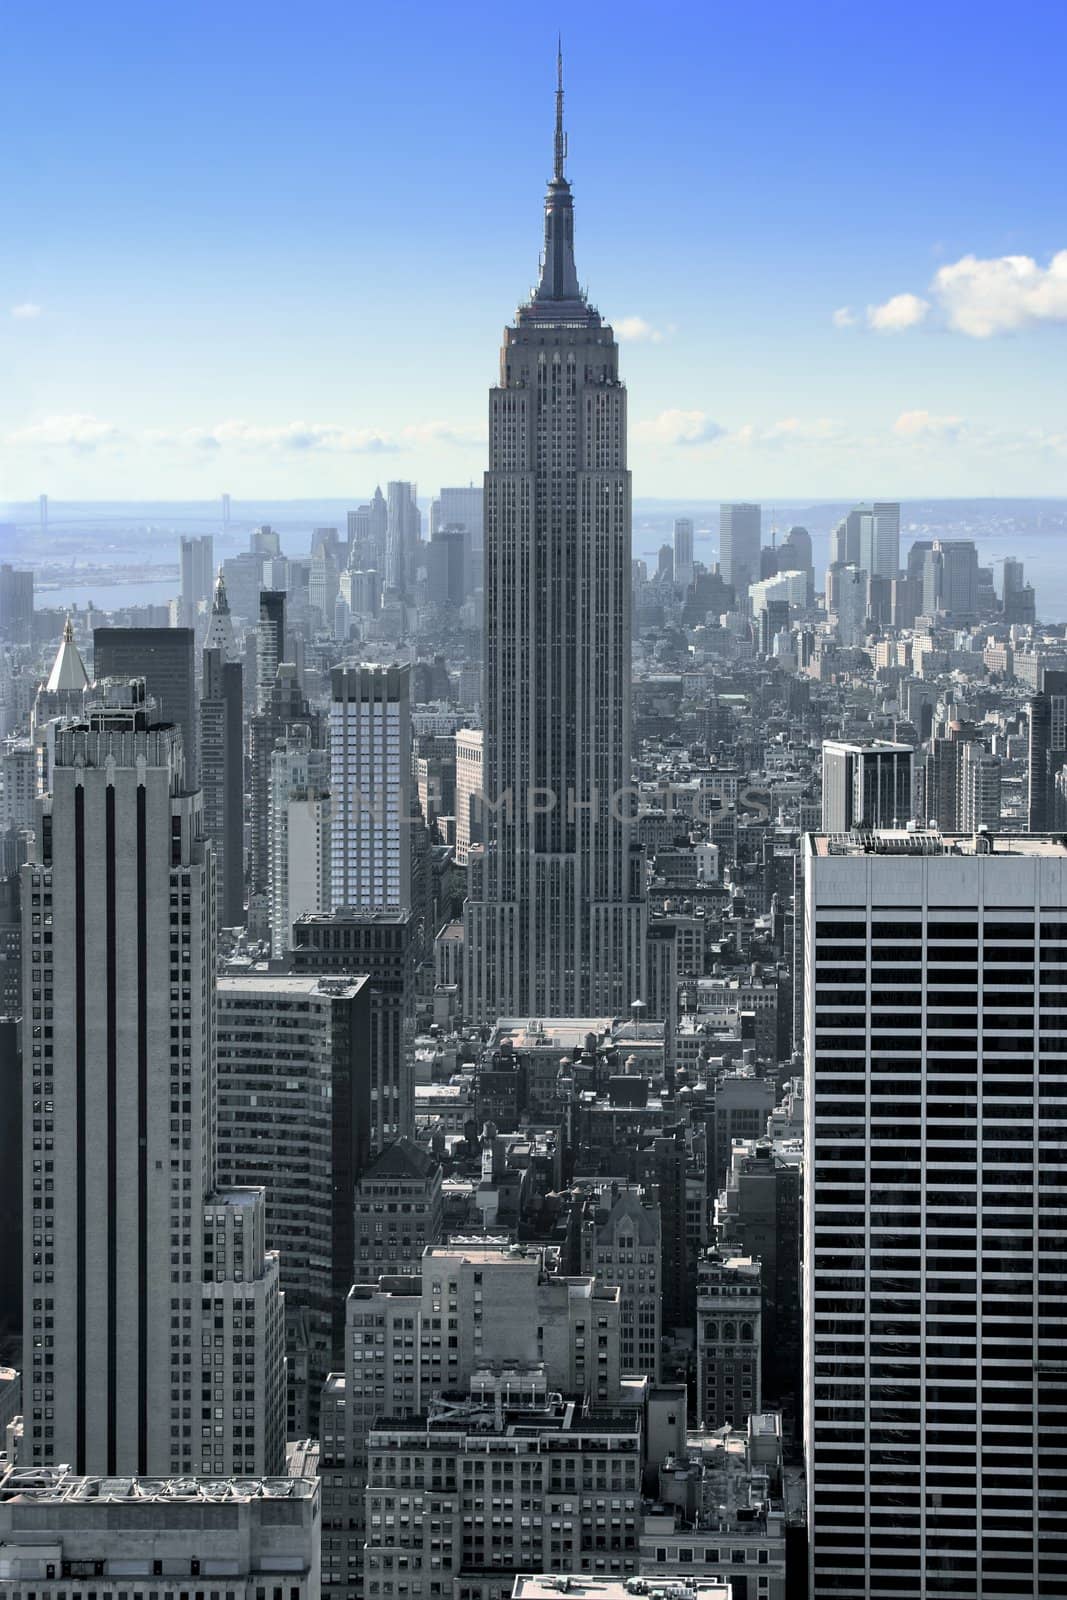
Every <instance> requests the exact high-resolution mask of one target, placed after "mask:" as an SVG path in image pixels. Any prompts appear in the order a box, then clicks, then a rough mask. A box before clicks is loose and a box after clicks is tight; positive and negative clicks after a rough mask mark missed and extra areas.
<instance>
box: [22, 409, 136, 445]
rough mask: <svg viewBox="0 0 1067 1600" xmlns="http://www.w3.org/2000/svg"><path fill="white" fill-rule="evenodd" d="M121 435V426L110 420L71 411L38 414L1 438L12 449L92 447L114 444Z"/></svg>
mask: <svg viewBox="0 0 1067 1600" xmlns="http://www.w3.org/2000/svg"><path fill="white" fill-rule="evenodd" d="M121 438H122V433H121V430H120V429H119V428H117V427H116V426H115V424H114V423H113V422H102V421H101V419H100V418H99V417H91V416H85V415H83V414H81V413H78V412H72V413H68V414H66V415H56V416H51V417H40V418H39V419H38V420H37V421H36V422H29V423H27V424H26V426H25V427H24V428H16V430H15V431H14V433H9V434H8V435H7V436H6V438H5V441H4V442H5V444H8V445H10V446H12V447H13V448H14V449H16V450H21V449H60V450H96V449H97V448H98V447H99V446H100V445H107V444H117V443H118V442H119V440H120V439H121Z"/></svg>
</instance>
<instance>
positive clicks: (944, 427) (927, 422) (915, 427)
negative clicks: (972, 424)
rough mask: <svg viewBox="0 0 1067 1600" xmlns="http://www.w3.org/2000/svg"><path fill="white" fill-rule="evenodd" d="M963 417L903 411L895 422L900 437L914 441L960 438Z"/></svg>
mask: <svg viewBox="0 0 1067 1600" xmlns="http://www.w3.org/2000/svg"><path fill="white" fill-rule="evenodd" d="M964 426H965V424H964V421H963V418H962V417H938V416H935V415H934V414H933V413H932V412H930V411H902V412H901V413H900V416H899V417H898V418H897V420H896V421H895V422H894V424H893V432H894V433H895V434H896V436H897V438H898V439H910V440H913V441H921V440H932V439H958V438H959V436H960V434H961V433H962V432H963V430H964Z"/></svg>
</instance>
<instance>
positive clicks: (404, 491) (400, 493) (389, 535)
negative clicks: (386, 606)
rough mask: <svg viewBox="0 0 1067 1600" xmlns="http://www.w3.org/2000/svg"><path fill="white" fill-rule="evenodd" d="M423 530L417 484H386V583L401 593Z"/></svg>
mask: <svg viewBox="0 0 1067 1600" xmlns="http://www.w3.org/2000/svg"><path fill="white" fill-rule="evenodd" d="M421 533H422V514H421V513H420V511H419V503H418V499H417V490H416V486H415V485H414V484H413V483H405V482H396V483H390V484H389V485H388V487H387V521H386V528H385V583H386V587H387V588H389V589H394V590H395V591H396V592H397V593H398V594H404V593H406V591H407V586H408V581H409V578H410V576H411V564H412V560H413V558H414V555H415V550H416V547H417V545H418V542H419V538H420V535H421Z"/></svg>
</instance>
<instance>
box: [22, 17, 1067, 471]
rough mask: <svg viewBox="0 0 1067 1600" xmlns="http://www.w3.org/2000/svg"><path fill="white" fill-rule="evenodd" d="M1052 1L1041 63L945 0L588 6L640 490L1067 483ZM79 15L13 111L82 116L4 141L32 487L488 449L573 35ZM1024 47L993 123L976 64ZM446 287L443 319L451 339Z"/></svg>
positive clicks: (596, 208)
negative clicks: (852, 7)
mask: <svg viewBox="0 0 1067 1600" xmlns="http://www.w3.org/2000/svg"><path fill="white" fill-rule="evenodd" d="M1036 10H1037V12H1038V13H1039V14H1040V16H1041V18H1042V21H1043V26H1044V29H1045V33H1046V36H1047V43H1048V46H1049V48H1048V49H1047V50H1044V51H1043V52H1042V53H1041V56H1040V58H1038V57H1037V56H1036V54H1035V53H1033V52H1031V51H1029V50H1028V49H1027V46H1026V43H1025V39H1024V33H1025V30H1023V29H1020V30H1019V34H1018V37H1017V38H1012V37H1006V38H1005V37H1002V34H1003V32H1004V30H1002V29H999V28H997V27H996V25H995V22H994V20H993V19H992V18H990V19H988V20H987V19H984V18H977V19H976V18H975V17H973V15H971V16H968V18H967V28H966V31H965V32H964V31H963V30H962V29H961V28H957V27H956V26H955V25H954V23H955V16H954V12H953V10H951V9H950V10H948V11H942V12H941V13H940V14H939V17H938V19H937V21H936V26H935V27H933V28H932V29H929V28H925V27H924V30H923V35H922V38H923V47H922V49H921V50H916V49H915V48H913V41H914V38H915V37H916V35H915V31H914V29H911V28H909V27H908V25H907V24H908V21H909V17H911V18H912V19H913V20H915V21H917V20H918V18H919V12H918V9H917V8H915V7H905V8H904V10H903V12H899V11H898V13H897V14H896V22H897V25H898V26H897V29H896V32H895V33H894V35H893V37H891V38H887V37H885V30H884V29H883V30H879V29H878V26H877V19H873V18H872V19H869V20H864V19H857V18H847V19H846V18H842V17H841V16H840V15H838V14H837V13H831V11H830V9H829V8H827V7H823V8H817V12H816V14H815V15H814V16H812V14H811V13H806V14H805V17H804V19H803V20H802V21H801V19H794V18H792V16H791V15H790V14H789V13H788V12H787V11H786V10H785V8H784V7H778V8H775V9H774V11H773V14H772V16H771V17H770V18H768V17H767V15H766V14H765V13H764V14H761V17H760V19H759V22H758V27H759V29H760V37H759V39H757V37H756V32H755V30H756V27H757V22H756V19H752V20H751V21H749V20H747V19H745V18H739V17H730V18H725V17H707V16H705V15H704V14H703V13H701V12H699V11H698V10H696V9H695V8H692V9H690V8H679V9H678V11H677V13H676V15H675V18H674V19H673V20H674V22H675V26H673V27H668V28H664V29H656V30H648V29H643V30H642V31H641V34H640V46H641V47H640V50H636V49H635V48H634V44H635V41H636V37H637V31H638V28H639V26H640V21H641V19H640V17H639V13H637V11H636V9H635V8H627V9H624V10H623V11H622V12H618V11H613V12H612V13H611V27H610V28H608V27H606V26H605V25H604V24H605V22H606V20H607V14H606V13H605V14H604V17H603V18H600V17H598V16H597V15H596V14H595V13H594V14H593V15H591V16H590V15H588V14H587V16H586V18H585V19H584V21H583V23H582V24H578V23H575V22H573V21H572V23H571V26H570V28H569V29H568V28H567V26H566V19H563V22H564V29H565V38H564V49H565V52H566V56H567V62H568V80H569V84H570V86H571V91H572V92H571V108H572V116H571V131H572V136H573V151H572V159H571V163H570V165H571V170H572V173H573V175H574V179H575V182H576V184H577V186H578V189H579V192H580V196H581V203H582V208H583V209H582V229H583V231H582V234H581V239H580V241H579V245H580V249H581V251H582V254H581V259H582V262H583V271H584V272H585V273H586V274H587V281H588V286H589V290H590V295H591V299H592V301H593V302H594V303H596V304H603V305H605V306H607V305H609V304H610V307H611V317H612V319H613V326H614V328H615V331H616V334H617V336H618V337H619V339H620V342H622V343H624V344H625V345H626V356H627V367H628V374H629V377H630V382H631V386H632V388H633V390H634V394H635V397H638V398H637V399H636V400H635V406H634V414H633V418H632V422H631V446H632V450H631V459H632V466H633V470H634V472H635V490H636V492H637V494H638V495H642V494H658V495H701V496H702V497H707V498H719V497H721V498H722V499H745V498H764V499H766V498H769V497H771V496H785V495H796V496H809V495H810V496H822V497H830V496H837V495H841V496H842V497H848V496H851V495H856V496H857V497H858V495H859V491H860V488H861V485H860V483H859V482H858V479H859V477H860V476H861V475H862V474H865V475H866V478H867V480H868V481H870V480H871V479H877V480H878V482H879V484H880V492H883V493H887V494H888V493H892V494H894V495H899V496H902V497H908V496H916V495H919V494H926V495H934V494H943V495H950V494H956V493H961V492H967V493H972V494H973V493H976V492H982V493H987V494H1012V493H1019V492H1040V493H1047V494H1052V493H1056V492H1058V491H1061V490H1062V488H1063V484H1064V480H1065V474H1064V471H1063V466H1064V457H1065V454H1067V436H1065V435H1064V432H1063V430H1062V429H1061V428H1060V427H1059V425H1058V423H1057V421H1056V416H1057V401H1056V395H1057V390H1058V384H1059V376H1058V374H1059V367H1060V365H1061V359H1060V343H1059V341H1060V340H1061V339H1062V329H1061V327H1060V326H1058V324H1061V323H1062V321H1063V320H1064V318H1065V317H1067V261H1065V258H1064V256H1063V253H1062V249H1063V245H1064V240H1063V238H1062V236H1060V235H1058V234H1057V233H1056V231H1055V228H1054V225H1052V224H1051V223H1050V220H1049V219H1050V218H1051V216H1053V215H1054V214H1055V202H1056V196H1055V194H1054V193H1053V190H1052V184H1053V182H1054V176H1053V173H1052V171H1051V167H1050V164H1049V163H1047V162H1046V161H1045V159H1044V152H1045V151H1046V150H1047V149H1048V148H1050V147H1052V146H1053V144H1054V143H1055V141H1056V138H1057V135H1058V134H1062V121H1063V116H1064V113H1063V111H1062V108H1061V106H1060V105H1059V101H1058V97H1057V96H1056V95H1055V93H1054V85H1053V82H1052V78H1051V74H1052V72H1053V70H1054V69H1053V66H1052V63H1053V61H1054V60H1055V58H1056V50H1055V39H1054V37H1053V35H1054V34H1055V33H1056V32H1058V31H1062V28H1063V23H1062V20H1060V19H1057V18H1056V17H1054V16H1053V14H1052V12H1051V9H1050V8H1041V7H1038V8H1036ZM69 11H70V8H61V12H62V13H67V12H69ZM70 15H71V17H72V18H74V13H73V12H71V13H70ZM59 16H60V13H53V14H52V17H51V18H49V19H46V20H45V21H44V22H41V21H37V22H32V21H30V20H29V19H28V18H23V19H22V20H21V21H20V20H19V19H15V21H14V23H13V25H12V37H11V40H10V45H11V53H12V59H13V60H14V61H15V62H16V63H18V64H19V67H20V70H18V71H16V72H15V73H14V74H13V96H12V98H11V100H10V102H9V116H10V117H11V118H12V119H13V126H14V127H15V128H21V127H25V126H27V125H28V121H29V116H30V108H31V106H32V105H33V104H34V103H35V102H37V101H39V99H40V96H41V95H42V94H43V93H45V91H46V90H47V94H48V99H49V104H50V105H51V106H52V107H54V108H61V109H55V110H53V113H52V114H51V115H50V117H49V118H48V119H47V120H46V121H44V122H43V123H41V122H40V121H39V120H38V119H36V118H34V126H35V139H34V143H33V147H32V149H31V148H29V147H28V146H27V142H26V141H25V139H24V138H21V137H20V136H19V135H18V134H17V133H15V132H12V133H11V135H10V143H11V147H12V148H15V149H19V148H24V147H25V159H24V160H23V161H22V162H21V163H20V164H18V165H17V166H16V167H15V169H14V171H13V172H12V174H11V176H10V179H9V207H8V210H9V214H10V217H11V222H10V225H9V237H10V244H11V248H10V250H9V252H8V253H7V262H6V265H5V266H4V267H3V268H2V269H0V295H2V298H0V359H3V360H4V361H5V363H6V365H7V368H8V371H9V374H10V377H9V382H8V385H7V392H6V397H5V398H4V400H3V401H2V402H0V482H2V483H3V486H4V493H5V494H6V495H8V496H10V497H12V498H20V499H21V498H27V497H30V496H33V495H35V494H36V493H38V492H42V491H46V492H49V493H51V494H53V495H54V496H56V497H59V498H64V497H66V498H73V497H90V498H92V497H105V498H110V497H114V496H117V495H121V494H126V495H138V494H145V493H156V494H182V495H191V496H207V495H213V494H215V493H217V492H218V491H219V490H220V488H222V487H228V488H229V489H231V490H232V492H233V493H234V494H235V495H249V494H252V493H270V492H274V493H280V492H284V493H288V494H293V495H299V494H304V493H323V494H328V493H344V492H346V491H347V490H348V489H349V488H350V486H351V484H352V483H353V482H354V481H359V482H363V481H365V480H366V479H368V478H369V477H371V476H372V474H373V475H375V476H379V475H380V476H381V478H383V479H385V478H390V477H400V476H403V477H405V478H410V479H415V480H419V481H424V482H426V483H429V482H431V481H436V482H463V481H466V480H467V479H468V478H469V477H471V476H474V477H477V476H478V474H479V473H480V471H481V469H482V465H483V463H484V458H485V448H486V446H485V413H484V404H483V400H482V397H483V395H484V390H485V385H486V381H487V378H488V377H489V376H490V373H491V369H490V367H489V363H488V362H487V360H486V357H485V352H486V351H487V350H488V349H489V348H490V347H491V341H492V340H493V339H494V338H495V331H496V329H497V328H498V327H499V323H500V320H501V318H502V317H506V316H507V315H509V313H510V310H511V308H512V307H513V305H514V301H515V298H516V295H515V285H516V276H515V274H516V268H517V267H518V268H519V269H520V271H521V268H522V265H523V263H524V262H525V263H526V277H527V282H532V281H534V279H535V278H536V270H537V255H536V251H537V243H536V239H535V237H534V235H533V231H532V228H531V226H530V218H529V216H528V215H527V214H526V213H525V212H524V210H523V208H522V206H521V203H520V200H519V197H520V196H521V195H523V194H524V193H527V192H529V189H530V187H531V186H532V185H536V184H537V183H538V182H540V181H542V180H543V178H544V176H545V174H546V171H547V169H548V166H549V163H550V154H551V152H550V151H549V150H548V149H547V148H546V140H545V137H544V131H543V128H542V127H541V125H540V122H539V119H538V108H539V106H540V105H541V103H542V97H543V94H544V92H545V90H546V88H547V87H548V85H549V81H550V71H551V51H552V44H553V43H554V40H553V39H552V35H551V32H550V25H549V27H546V38H545V39H544V41H543V46H544V48H543V52H542V51H540V50H538V49H537V48H536V44H537V41H533V40H531V39H530V38H529V37H528V29H527V28H526V27H525V26H524V25H523V24H522V23H521V22H520V21H519V19H517V18H516V19H512V18H510V17H506V16H505V17H501V16H499V15H497V14H495V13H492V12H490V11H488V10H486V9H483V8H481V7H479V6H467V7H464V8H462V9H461V10H460V11H459V12H458V13H457V12H454V11H453V12H450V13H449V14H448V16H447V17H443V16H438V15H437V14H435V13H433V12H431V11H429V10H428V9H426V8H423V7H415V8H412V10H411V12H410V14H409V17H408V21H409V22H413V23H414V24H415V26H414V27H407V28H402V27H401V26H400V25H399V22H398V20H392V21H389V20H386V19H382V18H379V19H367V18H360V19H359V20H358V21H354V20H353V19H351V18H348V17H346V16H344V15H342V14H341V13H340V12H339V11H338V10H337V9H335V8H333V7H330V6H323V7H320V8H319V9H318V11H317V12H316V14H315V17H314V18H313V19H312V22H313V25H312V26H311V27H309V28H308V29H307V30H304V31H302V32H300V33H299V34H297V33H296V32H295V31H294V30H292V29H286V30H283V29H282V28H281V27H274V28H272V27H271V26H270V22H271V19H270V18H269V17H268V18H267V19H266V21H267V25H266V26H262V25H261V24H260V23H259V19H258V17H257V26H256V28H253V27H252V26H251V20H250V15H249V14H248V13H247V12H245V11H243V10H242V9H241V8H237V9H236V10H233V11H231V12H229V13H228V14H227V17H226V19H219V18H217V17H209V14H208V13H207V12H206V11H204V12H202V13H200V15H199V17H196V16H195V15H194V19H193V26H192V27H191V28H186V27H183V29H182V30H181V31H180V32H179V33H177V34H175V33H173V32H172V31H171V30H170V29H169V28H168V27H167V26H166V25H165V24H164V23H163V22H162V21H161V20H160V19H158V18H153V19H152V20H151V22H150V23H149V24H148V25H147V26H146V23H145V20H144V17H143V15H141V14H137V16H136V17H135V15H134V14H133V13H132V11H131V12H129V13H127V8H125V7H123V6H121V5H116V6H112V7H110V8H109V9H108V12H107V13H106V15H105V16H104V17H103V18H102V19H100V22H99V26H98V27H96V28H94V32H93V36H92V38H91V39H88V38H86V37H84V36H83V34H82V32H81V30H80V28H78V27H77V26H72V27H70V28H67V29H61V28H60V27H59V26H58V25H57V23H58V19H59ZM960 16H961V18H962V13H961V14H960ZM316 23H317V25H315V24H316ZM327 43H328V44H329V46H330V48H329V49H328V50H327V49H326V48H325V46H326V44H327ZM520 45H521V48H519V46H520ZM401 50H402V51H403V54H402V57H401V54H400V52H401ZM858 52H859V53H861V54H862V55H863V58H864V59H865V61H866V67H865V71H864V72H863V73H861V74H856V73H854V72H853V71H852V69H851V63H852V62H853V61H854V60H855V59H856V57H857V53H858ZM505 58H506V59H508V60H509V62H510V63H511V68H510V69H509V72H508V73H507V74H506V75H499V74H494V72H493V71H492V70H491V64H492V62H493V61H494V60H497V59H505ZM400 59H402V60H403V65H404V72H403V74H401V77H400V79H398V78H397V76H396V74H394V73H390V72H389V71H387V70H384V69H385V68H386V67H387V66H388V63H389V62H390V61H391V60H392V61H398V60H400ZM353 61H361V62H363V63H370V66H369V68H368V67H366V66H365V69H364V70H363V71H362V72H361V74H360V80H359V81H360V94H359V106H360V113H359V115H358V116H355V117H353V116H351V115H348V114H346V110H345V108H346V107H347V106H350V104H351V97H350V94H349V93H348V92H347V90H346V81H347V80H346V77H345V74H346V73H347V72H348V70H349V66H350V64H351V62H353ZM725 61H729V63H730V71H728V72H726V71H723V70H722V63H723V62H725ZM717 63H718V64H719V65H718V67H716V64H717ZM379 65H380V68H381V69H382V70H377V69H378V68H379ZM709 67H711V68H712V69H713V80H712V81H713V83H714V92H713V93H712V95H711V96H710V98H709V96H708V94H707V89H706V84H707V71H708V68H709ZM994 69H995V71H996V75H997V94H998V109H999V112H1000V115H999V116H998V118H997V119H996V126H995V127H993V126H990V123H991V121H992V119H990V118H989V117H988V115H987V110H986V107H985V106H984V104H983V100H982V97H981V95H976V94H974V93H973V85H974V83H975V82H979V83H980V82H984V81H986V80H987V79H988V77H989V75H990V73H991V72H992V71H993V70H994ZM253 75H254V78H253ZM253 81H254V83H255V91H256V92H255V96H254V98H253V97H252V96H251V95H249V94H248V92H247V91H246V90H245V87H244V86H245V85H246V84H248V83H250V82H253ZM305 83H306V85H307V87H305V86H304V84H305ZM798 84H799V85H802V92H801V93H800V94H798V92H797V86H798ZM1046 84H1047V89H1046ZM443 89H447V91H448V93H447V96H446V97H445V98H442V90H443ZM401 103H402V105H403V114H402V115H399V114H398V109H397V108H398V105H400V104H401ZM621 103H625V104H626V106H627V112H626V115H625V116H620V114H619V105H620V104H621ZM175 104H181V105H182V106H183V107H184V108H187V110H186V111H185V113H184V115H183V116H182V117H181V118H179V117H176V116H174V115H171V114H169V113H168V109H167V108H168V107H171V106H172V105H175ZM442 106H447V110H445V111H443V110H442ZM831 106H832V108H833V111H832V114H831V113H830V111H829V109H828V108H829V107H831ZM263 107H266V108H268V109H267V110H266V111H263V110H262V109H261V108H263ZM457 107H459V108H461V109H458V110H457ZM279 108H282V109H281V110H279ZM20 112H24V113H25V116H23V117H21V118H20ZM842 128H845V129H847V130H848V136H847V138H842V136H841V129H842ZM368 130H369V135H370V136H369V138H368V137H367V135H368ZM931 142H933V143H935V144H936V148H937V151H938V160H937V161H936V163H930V162H929V160H928V147H929V145H930V143H931ZM783 152H784V155H783ZM472 180H473V181H474V182H476V183H477V187H478V192H479V197H480V198H479V202H478V204H477V206H475V207H473V208H472V207H471V206H470V205H468V204H467V203H465V202H464V201H463V200H462V194H463V189H464V187H465V186H466V185H468V184H469V183H470V182H471V181H472ZM872 193H877V195H878V204H877V206H876V207H873V208H872V207H871V205H870V200H869V196H870V194H872ZM638 195H640V197H641V198H640V209H639V211H637V213H636V215H637V222H638V227H639V229H640V238H639V239H638V241H637V244H638V248H636V249H635V248H632V243H633V240H632V231H633V226H634V224H633V222H632V221H631V218H632V217H633V216H634V197H635V196H638ZM487 197H491V200H492V204H488V205H487V204H486V203H485V200H486V198H487ZM857 218H859V219H860V220H859V222H858V223H857ZM517 281H518V283H519V285H520V287H521V282H522V279H521V277H520V278H519V279H518V280H517ZM413 307H414V308H418V309H419V310H420V311H429V312H431V314H432V313H434V312H435V311H439V310H443V309H445V308H447V313H448V314H447V316H445V317H441V318H440V320H439V324H438V326H439V334H440V337H439V339H438V340H437V341H436V342H435V347H434V350H433V352H432V354H431V355H430V356H428V355H427V352H426V350H425V347H424V345H423V343H422V342H421V340H420V338H419V337H418V333H417V331H416V330H417V328H418V326H419V324H420V322H421V317H412V316H411V314H410V313H411V310H412V308H413ZM160 377H165V381H163V382H157V381H155V380H156V379H157V378H160ZM875 379H876V380H877V381H875ZM368 456H370V457H372V458H377V459H368ZM860 462H862V468H861V467H860V465H859V463H860ZM379 469H380V471H379Z"/></svg>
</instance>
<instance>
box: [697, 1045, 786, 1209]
mask: <svg viewBox="0 0 1067 1600" xmlns="http://www.w3.org/2000/svg"><path fill="white" fill-rule="evenodd" d="M712 1104H713V1111H712V1144H711V1149H710V1150H709V1151H708V1188H709V1190H710V1192H711V1193H712V1194H713V1195H716V1194H718V1192H719V1190H720V1189H721V1188H723V1187H724V1185H725V1183H726V1179H727V1175H728V1173H729V1171H730V1157H731V1153H732V1151H733V1143H734V1140H735V1139H762V1138H763V1135H764V1134H765V1133H766V1131H767V1118H768V1117H769V1116H770V1114H771V1112H772V1111H773V1110H774V1084H773V1083H772V1082H769V1081H768V1080H767V1079H765V1078H757V1077H756V1076H755V1074H754V1073H753V1072H752V1071H738V1072H724V1073H723V1074H721V1076H720V1077H719V1078H718V1079H717V1081H716V1084H715V1093H714V1098H713V1102H712Z"/></svg>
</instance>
